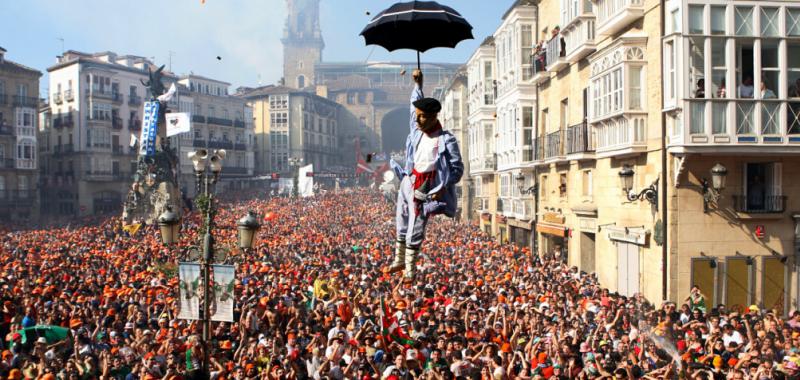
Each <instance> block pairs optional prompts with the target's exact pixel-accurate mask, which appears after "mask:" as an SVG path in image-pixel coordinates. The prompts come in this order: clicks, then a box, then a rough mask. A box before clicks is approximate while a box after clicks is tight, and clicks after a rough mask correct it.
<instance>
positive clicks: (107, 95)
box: [86, 88, 117, 99]
mask: <svg viewBox="0 0 800 380" xmlns="http://www.w3.org/2000/svg"><path fill="white" fill-rule="evenodd" d="M115 94H117V93H115V92H111V91H99V90H97V91H92V89H90V88H87V89H86V96H90V97H93V98H103V99H114V95H115Z"/></svg>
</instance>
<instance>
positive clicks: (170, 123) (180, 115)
mask: <svg viewBox="0 0 800 380" xmlns="http://www.w3.org/2000/svg"><path fill="white" fill-rule="evenodd" d="M166 122H167V137H170V136H175V135H177V134H181V133H184V132H189V131H190V130H192V120H191V118H190V117H189V114H188V113H185V112H173V113H168V114H167V115H166Z"/></svg>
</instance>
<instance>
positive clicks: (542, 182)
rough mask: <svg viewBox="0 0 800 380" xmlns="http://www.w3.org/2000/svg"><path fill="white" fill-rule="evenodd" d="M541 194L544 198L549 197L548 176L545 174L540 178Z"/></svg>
mask: <svg viewBox="0 0 800 380" xmlns="http://www.w3.org/2000/svg"><path fill="white" fill-rule="evenodd" d="M539 192H540V194H539V196H540V197H541V198H542V199H547V176H546V175H543V176H542V178H541V179H540V180H539Z"/></svg>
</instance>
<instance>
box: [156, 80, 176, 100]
mask: <svg viewBox="0 0 800 380" xmlns="http://www.w3.org/2000/svg"><path fill="white" fill-rule="evenodd" d="M176 92H178V89H177V88H175V83H172V85H171V86H169V90H167V92H165V93H163V94H161V95H159V96H158V98H156V99H158V101H160V102H164V103H166V102H168V101H170V100H172V98H173V97H175V93H176Z"/></svg>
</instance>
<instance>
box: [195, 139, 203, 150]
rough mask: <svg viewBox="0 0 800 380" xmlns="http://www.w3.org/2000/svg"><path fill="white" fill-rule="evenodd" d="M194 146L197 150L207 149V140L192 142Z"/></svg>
mask: <svg viewBox="0 0 800 380" xmlns="http://www.w3.org/2000/svg"><path fill="white" fill-rule="evenodd" d="M192 146H193V147H195V148H205V147H206V140H199V139H195V140H193V141H192Z"/></svg>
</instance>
